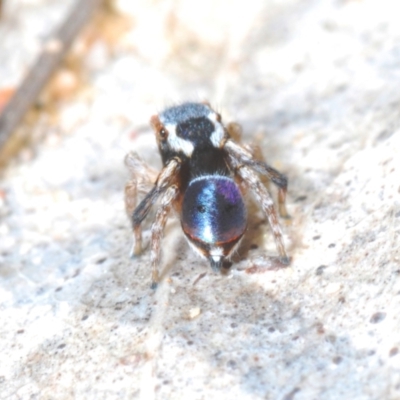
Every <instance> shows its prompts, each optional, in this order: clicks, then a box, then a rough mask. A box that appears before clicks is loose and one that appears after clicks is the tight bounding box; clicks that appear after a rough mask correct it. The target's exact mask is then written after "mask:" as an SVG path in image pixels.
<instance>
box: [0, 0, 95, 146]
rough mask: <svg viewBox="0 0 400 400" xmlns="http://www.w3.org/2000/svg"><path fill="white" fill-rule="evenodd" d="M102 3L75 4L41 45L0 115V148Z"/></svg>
mask: <svg viewBox="0 0 400 400" xmlns="http://www.w3.org/2000/svg"><path fill="white" fill-rule="evenodd" d="M101 1H102V0H85V1H80V0H77V1H76V3H75V4H74V6H73V7H72V10H71V12H70V14H69V15H68V17H67V18H66V19H65V21H64V23H63V24H62V25H61V27H60V28H59V29H58V30H57V31H56V32H54V33H53V34H52V35H51V36H50V37H49V39H48V40H46V42H45V43H44V45H43V50H42V52H41V53H40V55H39V57H38V59H37V61H36V63H35V64H34V66H33V67H32V69H31V70H30V71H29V73H28V75H27V76H26V77H25V79H24V81H23V82H22V84H21V85H20V87H19V88H18V89H17V91H16V92H15V94H14V95H13V97H12V98H11V100H10V101H9V102H8V103H7V105H6V106H5V107H4V110H3V112H2V113H1V114H0V148H1V147H2V146H3V145H4V144H5V142H6V141H7V139H8V137H9V136H10V135H11V134H12V133H13V131H14V130H15V129H16V127H17V126H18V124H19V122H20V121H21V119H22V118H23V116H24V115H25V113H26V112H27V111H28V109H29V108H30V107H31V106H32V104H33V103H34V102H35V100H36V99H37V97H38V95H39V93H40V92H41V90H42V89H43V87H44V86H45V84H46V83H47V82H48V80H49V78H50V77H51V75H52V74H53V72H54V71H55V69H56V68H57V66H58V65H59V64H60V62H61V60H62V59H63V57H64V55H65V53H66V52H67V51H68V49H69V47H70V45H71V43H72V42H73V40H74V39H75V37H76V36H77V34H78V33H79V32H80V30H81V29H82V27H83V26H84V25H85V23H86V22H87V21H88V20H89V18H90V17H91V16H92V14H93V12H94V10H95V9H96V8H97V7H98V6H99V5H100V3H101Z"/></svg>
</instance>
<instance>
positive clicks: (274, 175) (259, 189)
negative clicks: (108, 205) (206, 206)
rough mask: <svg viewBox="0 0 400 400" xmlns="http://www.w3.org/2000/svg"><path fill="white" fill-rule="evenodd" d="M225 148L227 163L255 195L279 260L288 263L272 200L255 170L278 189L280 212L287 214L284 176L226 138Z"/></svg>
mask: <svg viewBox="0 0 400 400" xmlns="http://www.w3.org/2000/svg"><path fill="white" fill-rule="evenodd" d="M225 150H226V151H227V152H228V155H229V163H230V165H231V167H232V169H233V170H234V171H235V173H236V174H237V175H239V176H240V178H241V179H242V180H243V182H244V183H245V184H246V185H247V186H248V187H249V188H250V189H251V190H252V192H253V193H254V195H255V197H256V200H257V201H258V203H259V204H260V206H261V208H262V209H263V211H264V213H265V214H266V216H267V219H268V223H269V225H270V227H271V229H272V234H273V235H274V240H275V245H276V247H277V249H278V253H279V257H280V260H281V262H282V263H283V264H289V263H290V259H289V257H288V256H287V254H286V250H285V245H284V243H283V235H282V230H281V226H280V224H279V220H278V215H277V213H276V210H275V206H274V202H273V200H272V198H271V195H270V194H269V192H268V190H267V189H266V187H265V186H264V184H263V182H262V181H261V179H260V177H259V176H258V174H257V172H260V173H263V174H264V175H266V176H267V177H268V178H269V179H270V180H272V182H274V183H275V184H276V185H277V186H278V188H279V189H280V194H279V195H278V199H279V211H280V213H281V214H283V216H287V215H288V214H287V211H286V206H285V198H286V190H287V179H286V177H285V176H284V175H283V174H281V173H280V172H278V171H276V170H275V169H273V168H272V167H270V166H269V165H267V164H265V163H262V162H260V161H257V160H254V159H252V158H251V157H252V156H251V153H250V152H249V151H248V150H247V149H245V148H243V147H241V146H239V145H238V144H236V143H234V142H233V141H231V140H228V141H227V142H226V144H225Z"/></svg>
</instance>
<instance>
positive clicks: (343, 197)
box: [0, 0, 400, 400]
mask: <svg viewBox="0 0 400 400" xmlns="http://www.w3.org/2000/svg"><path fill="white" fill-rule="evenodd" d="M20 3H21V7H19V8H17V7H13V8H12V9H10V11H9V12H8V14H6V16H5V17H4V18H6V21H10V19H11V20H12V18H17V17H16V15H17V14H18V13H24V12H26V9H27V7H28V8H30V9H31V10H32V9H34V7H43V15H47V14H48V12H49V11H48V10H52V6H53V5H52V3H51V2H43V1H33V0H32V1H30V2H22V1H21V2H20ZM35 3H37V4H35ZM57 3H58V2H57ZM132 3H135V4H132ZM150 3H151V4H150ZM247 3H248V4H246V3H243V1H234V2H229V5H228V3H227V2H223V1H218V2H215V1H214V2H211V0H210V1H206V2H201V5H200V2H198V3H197V2H196V3H195V2H189V1H187V2H183V1H182V2H178V1H170V2H161V1H159V2H146V1H144V0H143V1H141V2H140V1H139V2H129V1H125V2H123V1H120V2H119V3H118V7H119V8H120V10H122V11H123V12H124V13H126V14H129V15H131V17H132V19H133V21H134V23H133V25H132V29H131V30H130V31H129V32H128V33H127V34H126V35H124V36H123V37H121V39H120V41H119V43H118V44H117V45H116V46H115V48H114V49H113V51H112V52H111V53H110V52H108V51H107V49H105V47H104V44H102V43H101V42H99V43H97V44H95V45H94V46H93V47H92V50H91V52H89V53H88V54H87V60H86V68H87V74H88V76H89V79H90V95H81V96H77V97H76V98H74V99H73V100H72V101H70V102H65V103H63V104H62V105H60V111H59V114H60V115H59V118H60V123H59V126H57V128H54V126H53V127H52V126H51V125H50V124H49V125H46V124H43V123H42V124H41V125H40V126H39V127H36V128H35V129H46V139H45V140H43V141H41V142H40V143H37V144H36V145H35V146H34V147H33V148H32V149H25V150H24V151H22V152H21V153H20V155H19V156H17V157H16V158H15V159H14V161H12V162H10V163H9V165H8V166H7V167H6V168H5V169H4V171H3V177H2V180H1V182H0V192H1V196H0V200H1V204H0V218H1V222H0V235H1V239H0V274H1V286H0V304H1V305H0V307H1V314H0V315H1V317H0V318H1V327H0V337H1V341H0V352H1V354H2V357H1V362H0V388H1V390H0V398H4V399H31V398H33V399H35V398H38V399H39V398H40V399H50V398H51V399H113V398H143V399H151V398H154V399H180V398H190V399H239V398H240V399H285V400H292V399H293V400H310V399H329V400H331V399H332V400H333V399H341V400H342V399H352V400H364V399H398V398H399V397H400V354H399V348H400V321H399V318H400V305H399V304H400V302H399V294H400V265H399V260H400V254H399V245H398V242H399V232H400V228H399V226H400V224H399V221H400V195H399V193H400V183H399V177H400V161H399V160H400V158H399V154H400V132H399V121H400V90H399V78H400V73H399V68H398V65H399V63H400V24H399V23H398V15H399V11H400V10H399V9H398V7H396V3H395V2H393V1H389V0H383V1H380V2H376V1H373V0H360V1H350V0H348V1H345V0H343V1H339V0H336V1H333V0H332V1H325V0H319V1H316V0H315V1H312V0H309V1H300V0H288V1H285V2H281V1H268V2H265V1H261V0H260V1H253V2H247ZM7 18H8V20H7ZM11 28H12V26H11V24H10V26H9V29H11ZM28 28H29V27H26V26H22V25H21V26H20V29H21V30H23V29H28ZM21 35H22V36H21V37H23V35H26V32H25V33H23V32H21ZM2 45H3V41H2V42H1V43H0V46H2ZM7 51H9V52H10V54H11V53H12V52H13V51H14V50H13V49H10V48H9V49H8V50H7ZM0 52H1V54H4V53H3V52H4V48H2V49H1V50H0ZM10 59H13V60H14V59H15V58H13V57H11V58H10ZM16 64H18V63H16ZM18 65H19V64H18ZM0 68H1V69H0V74H1V79H0V82H3V76H5V74H7V73H8V72H7V71H8V68H11V67H10V66H9V65H8V64H7V59H6V58H4V57H3V56H2V65H1V67H0ZM13 68H14V67H13ZM15 68H17V67H15ZM18 68H26V66H25V65H24V66H21V65H19V67H18ZM18 68H17V69H18ZM16 76H18V72H16ZM203 98H207V99H209V100H210V101H211V103H212V104H216V105H217V107H218V109H219V110H220V111H221V113H222V115H223V117H224V118H225V121H229V120H232V119H235V120H237V121H238V122H240V123H241V124H242V125H243V128H244V134H243V140H244V141H246V142H252V143H254V144H256V145H258V146H259V147H260V148H261V149H262V151H263V154H264V156H265V157H266V159H267V160H268V161H269V163H271V164H272V165H274V166H276V167H277V168H279V169H280V170H282V171H283V172H285V173H286V174H287V175H288V177H289V179H290V186H289V199H288V208H289V211H290V214H291V215H292V220H291V223H290V224H289V225H285V226H284V231H285V240H286V243H287V245H288V249H289V252H290V254H291V256H292V257H293V261H292V265H291V266H290V267H289V268H283V269H278V270H277V269H273V268H271V265H272V264H273V263H272V261H271V256H273V255H275V247H274V245H273V240H272V238H271V235H270V232H269V229H268V226H267V225H266V222H265V219H264V217H263V215H262V214H261V213H260V212H259V211H258V210H257V208H255V207H254V205H250V206H249V207H250V209H251V213H252V219H251V221H250V224H249V231H248V233H247V236H246V239H245V241H244V243H243V246H242V247H241V250H240V251H239V253H238V255H237V256H236V259H235V261H236V263H235V265H234V267H233V269H232V271H231V273H230V274H229V275H228V276H216V275H214V274H213V273H212V271H211V270H210V268H209V266H208V265H207V264H206V262H204V261H203V260H200V259H199V258H198V257H197V256H196V255H195V254H193V252H192V250H191V249H189V248H188V246H187V244H186V243H185V241H184V239H183V237H182V233H181V232H180V228H179V223H178V221H177V220H176V219H173V220H172V222H171V224H169V225H168V227H167V230H166V233H165V239H164V246H163V247H164V250H165V251H164V262H165V266H166V270H165V273H164V280H163V282H162V284H161V285H160V287H159V289H158V290H157V291H156V292H153V291H152V290H151V289H150V288H149V283H150V271H149V252H148V251H145V252H144V253H143V255H142V256H141V257H140V258H137V259H135V260H130V259H129V258H128V252H129V248H130V244H131V243H130V238H131V234H130V228H129V223H128V221H127V219H126V216H125V214H124V208H123V196H122V192H123V186H124V182H125V180H126V178H127V172H126V171H125V169H124V166H123V162H122V160H123V157H124V155H125V153H126V152H128V151H129V150H132V149H134V150H135V151H137V152H139V153H141V154H142V155H143V157H144V158H145V159H146V160H148V161H149V163H150V164H152V165H153V166H155V167H159V165H160V163H159V160H158V155H157V152H156V146H155V140H154V137H153V135H152V133H151V132H150V129H149V128H148V123H147V121H148V119H149V117H150V116H151V115H152V114H154V112H156V111H157V109H161V108H162V107H163V106H164V105H165V104H170V103H171V102H176V101H180V100H187V99H191V100H193V99H203ZM43 125H44V126H43ZM150 223H151V218H149V219H148V221H147V222H146V224H145V242H146V243H148V239H149V227H150ZM252 272H256V273H252Z"/></svg>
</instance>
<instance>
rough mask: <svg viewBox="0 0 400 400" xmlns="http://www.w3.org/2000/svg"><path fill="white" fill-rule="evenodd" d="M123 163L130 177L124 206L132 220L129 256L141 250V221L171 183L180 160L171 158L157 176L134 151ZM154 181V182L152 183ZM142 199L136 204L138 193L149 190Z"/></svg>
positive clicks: (126, 187)
mask: <svg viewBox="0 0 400 400" xmlns="http://www.w3.org/2000/svg"><path fill="white" fill-rule="evenodd" d="M125 164H126V165H127V167H128V169H129V170H130V172H131V179H130V180H129V181H128V183H127V184H126V186H125V208H126V212H127V214H128V216H129V218H130V219H131V222H132V230H133V237H134V241H133V245H132V250H131V253H130V255H131V257H132V256H135V255H138V254H140V253H141V251H142V229H141V223H142V221H143V220H144V219H145V218H146V216H147V214H148V212H149V211H150V208H151V206H152V205H153V204H154V203H155V202H156V201H157V199H158V198H159V196H160V195H161V194H162V193H163V192H164V191H165V190H166V189H167V188H168V187H169V186H170V185H171V184H172V182H173V181H174V180H175V178H176V174H177V172H178V171H179V168H180V161H179V160H177V159H171V160H170V161H169V162H168V163H167V165H166V166H165V167H164V168H163V170H162V171H161V172H160V174H159V175H158V177H157V178H156V176H157V174H156V172H155V170H153V169H152V168H150V167H148V166H147V165H146V164H145V163H144V162H143V161H142V160H141V159H140V157H139V156H138V155H137V154H135V153H129V154H128V155H127V156H126V158H125ZM154 181H155V184H154V183H153V182H154ZM152 183H153V184H154V186H153V187H152V188H151V190H150V191H148V193H147V194H146V196H145V197H144V199H143V200H142V201H141V202H140V203H139V205H137V197H138V194H139V193H142V192H144V191H147V190H149V187H151V184H152Z"/></svg>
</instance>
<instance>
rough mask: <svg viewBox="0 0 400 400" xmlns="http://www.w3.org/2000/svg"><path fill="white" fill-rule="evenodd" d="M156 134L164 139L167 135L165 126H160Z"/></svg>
mask: <svg viewBox="0 0 400 400" xmlns="http://www.w3.org/2000/svg"><path fill="white" fill-rule="evenodd" d="M158 134H159V135H160V137H161V139H165V138H166V137H167V135H168V132H167V130H166V129H165V128H161V129H160V130H159V132H158Z"/></svg>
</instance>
